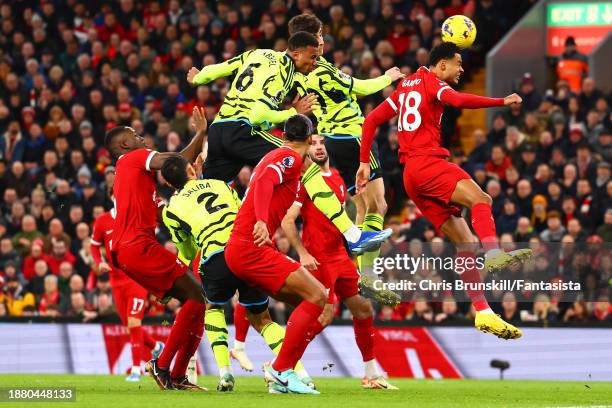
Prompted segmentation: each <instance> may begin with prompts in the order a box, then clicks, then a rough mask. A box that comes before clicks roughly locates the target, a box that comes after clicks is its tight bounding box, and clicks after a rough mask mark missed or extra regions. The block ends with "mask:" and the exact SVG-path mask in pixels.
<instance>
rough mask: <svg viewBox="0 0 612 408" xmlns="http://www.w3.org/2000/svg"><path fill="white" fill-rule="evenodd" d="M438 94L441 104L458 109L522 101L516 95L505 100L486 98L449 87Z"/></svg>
mask: <svg viewBox="0 0 612 408" xmlns="http://www.w3.org/2000/svg"><path fill="white" fill-rule="evenodd" d="M438 94H439V99H440V101H441V102H442V103H446V104H448V105H451V106H454V107H455V108H459V109H480V108H492V107H495V106H508V105H512V104H518V103H521V102H522V101H523V100H522V99H521V97H520V96H518V95H517V94H512V95H508V96H506V97H505V98H489V97H487V96H478V95H472V94H468V93H461V92H457V91H455V90H454V89H452V88H451V87H450V86H449V87H448V88H446V87H445V88H442V89H441V90H440V91H438Z"/></svg>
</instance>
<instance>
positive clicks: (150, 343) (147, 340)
mask: <svg viewBox="0 0 612 408" xmlns="http://www.w3.org/2000/svg"><path fill="white" fill-rule="evenodd" d="M142 341H143V344H144V346H145V347H146V348H148V349H149V350H153V349H154V348H155V344H156V343H157V342H156V341H155V339H154V338H153V336H151V335H150V334H149V332H148V331H146V330H145V329H142Z"/></svg>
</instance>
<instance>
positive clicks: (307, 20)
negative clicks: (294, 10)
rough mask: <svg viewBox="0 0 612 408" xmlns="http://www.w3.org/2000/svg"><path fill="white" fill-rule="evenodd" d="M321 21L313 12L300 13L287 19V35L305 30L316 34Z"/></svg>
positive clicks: (321, 25) (320, 26)
mask: <svg viewBox="0 0 612 408" xmlns="http://www.w3.org/2000/svg"><path fill="white" fill-rule="evenodd" d="M322 27H323V23H321V20H319V18H318V17H317V16H315V15H313V14H306V13H305V14H300V15H299V16H295V17H293V18H292V19H291V20H289V35H293V34H295V33H297V32H298V31H306V32H307V33H310V34H313V35H317V34H319V31H321V28H322Z"/></svg>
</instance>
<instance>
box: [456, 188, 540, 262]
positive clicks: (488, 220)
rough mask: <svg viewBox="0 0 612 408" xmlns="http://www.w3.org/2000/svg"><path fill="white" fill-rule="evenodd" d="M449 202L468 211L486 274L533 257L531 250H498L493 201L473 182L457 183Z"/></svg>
mask: <svg viewBox="0 0 612 408" xmlns="http://www.w3.org/2000/svg"><path fill="white" fill-rule="evenodd" d="M450 201H451V202H453V203H455V204H459V205H461V206H463V207H467V208H469V209H470V211H471V213H472V227H473V228H474V232H476V235H478V238H480V242H481V243H482V247H483V249H484V250H485V267H486V269H487V271H488V272H496V271H498V270H500V269H503V268H506V267H507V266H509V265H511V264H514V263H519V262H522V261H524V260H526V259H529V258H530V257H531V256H532V255H533V252H532V251H531V249H517V250H515V251H511V252H508V253H506V252H504V251H502V250H501V249H500V248H499V242H498V241H497V233H496V229H495V221H494V220H493V215H492V213H491V204H492V203H493V201H492V200H491V197H490V196H489V195H488V194H486V193H485V192H484V191H482V189H481V188H480V187H479V186H478V184H476V182H475V181H474V180H472V179H463V180H461V181H459V182H458V183H457V185H456V186H455V190H454V191H453V194H452V196H451V199H450Z"/></svg>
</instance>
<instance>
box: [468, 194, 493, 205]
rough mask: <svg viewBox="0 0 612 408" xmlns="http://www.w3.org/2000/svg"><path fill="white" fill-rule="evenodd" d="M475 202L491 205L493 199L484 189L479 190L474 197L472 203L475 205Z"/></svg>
mask: <svg viewBox="0 0 612 408" xmlns="http://www.w3.org/2000/svg"><path fill="white" fill-rule="evenodd" d="M476 204H487V205H493V199H492V198H491V196H490V195H488V194H487V193H485V192H484V191H481V192H480V194H479V195H478V197H476V199H475V200H474V202H473V204H472V205H476Z"/></svg>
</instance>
